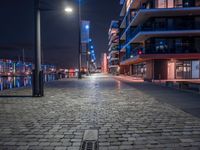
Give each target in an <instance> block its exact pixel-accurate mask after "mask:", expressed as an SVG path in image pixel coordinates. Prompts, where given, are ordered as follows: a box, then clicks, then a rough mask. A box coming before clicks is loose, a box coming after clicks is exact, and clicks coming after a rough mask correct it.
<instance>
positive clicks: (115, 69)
mask: <svg viewBox="0 0 200 150" xmlns="http://www.w3.org/2000/svg"><path fill="white" fill-rule="evenodd" d="M108 39H109V44H108V45H109V49H108V52H109V54H108V68H109V73H111V74H115V75H116V74H119V22H118V21H112V22H111V25H110V29H109V32H108Z"/></svg>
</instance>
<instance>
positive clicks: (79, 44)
mask: <svg viewBox="0 0 200 150" xmlns="http://www.w3.org/2000/svg"><path fill="white" fill-rule="evenodd" d="M80 1H81V0H78V70H79V72H78V79H81V78H82V76H81V2H80Z"/></svg>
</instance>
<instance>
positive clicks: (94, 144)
mask: <svg viewBox="0 0 200 150" xmlns="http://www.w3.org/2000/svg"><path fill="white" fill-rule="evenodd" d="M81 150H98V130H86V131H85V133H84V136H83V142H82V145H81Z"/></svg>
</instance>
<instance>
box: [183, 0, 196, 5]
mask: <svg viewBox="0 0 200 150" xmlns="http://www.w3.org/2000/svg"><path fill="white" fill-rule="evenodd" d="M193 6H194V0H183V7H193Z"/></svg>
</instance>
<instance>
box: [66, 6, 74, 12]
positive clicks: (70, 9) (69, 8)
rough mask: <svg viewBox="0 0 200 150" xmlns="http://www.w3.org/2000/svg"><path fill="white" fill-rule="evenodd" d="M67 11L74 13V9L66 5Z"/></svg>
mask: <svg viewBox="0 0 200 150" xmlns="http://www.w3.org/2000/svg"><path fill="white" fill-rule="evenodd" d="M65 12H67V13H72V12H73V9H72V8H71V7H66V8H65Z"/></svg>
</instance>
